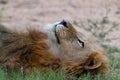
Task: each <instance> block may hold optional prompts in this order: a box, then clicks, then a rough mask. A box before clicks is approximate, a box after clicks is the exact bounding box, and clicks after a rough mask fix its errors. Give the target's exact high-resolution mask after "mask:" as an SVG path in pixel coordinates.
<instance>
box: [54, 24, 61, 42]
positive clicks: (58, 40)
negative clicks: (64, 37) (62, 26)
mask: <svg viewBox="0 0 120 80" xmlns="http://www.w3.org/2000/svg"><path fill="white" fill-rule="evenodd" d="M57 25H58V24H56V25H55V28H54V32H55V37H56V40H57V43H58V44H60V39H59V38H58V35H57V30H56V28H57Z"/></svg>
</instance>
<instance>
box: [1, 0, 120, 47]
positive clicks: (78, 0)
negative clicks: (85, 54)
mask: <svg viewBox="0 0 120 80" xmlns="http://www.w3.org/2000/svg"><path fill="white" fill-rule="evenodd" d="M0 8H1V10H2V22H1V23H2V24H3V25H5V26H6V27H8V28H11V29H16V30H21V31H23V30H24V29H25V28H26V27H43V25H45V24H46V23H53V22H56V21H61V20H63V19H68V20H69V21H71V22H74V21H76V22H82V23H84V24H85V26H87V27H89V25H88V24H87V20H88V19H91V20H93V21H100V20H102V19H103V17H105V16H107V17H108V19H109V21H110V22H116V23H118V24H119V23H120V1H119V0H5V2H4V0H0ZM106 26H107V27H106V29H107V28H109V26H111V23H110V24H107V25H106ZM101 27H102V26H101ZM79 31H81V32H83V33H84V32H85V33H87V32H86V31H85V30H84V29H82V28H80V29H79ZM107 37H108V38H110V39H111V38H115V40H113V41H111V43H109V44H110V45H114V46H120V26H117V29H115V30H112V31H111V32H110V33H109V34H108V36H107ZM116 38H117V39H116Z"/></svg>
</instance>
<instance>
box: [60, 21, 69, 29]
mask: <svg viewBox="0 0 120 80" xmlns="http://www.w3.org/2000/svg"><path fill="white" fill-rule="evenodd" d="M60 24H62V25H63V26H65V27H66V28H68V26H67V22H66V21H65V20H63V21H61V22H60Z"/></svg>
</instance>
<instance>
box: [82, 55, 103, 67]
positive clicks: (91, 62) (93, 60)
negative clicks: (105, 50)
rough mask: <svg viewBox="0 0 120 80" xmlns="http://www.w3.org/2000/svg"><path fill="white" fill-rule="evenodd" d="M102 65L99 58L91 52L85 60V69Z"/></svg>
mask: <svg viewBox="0 0 120 80" xmlns="http://www.w3.org/2000/svg"><path fill="white" fill-rule="evenodd" d="M101 65H102V61H101V59H100V58H99V57H98V55H96V54H94V55H93V54H92V55H90V56H89V57H88V59H87V60H86V63H85V66H84V68H85V69H96V68H98V67H100V66H101Z"/></svg>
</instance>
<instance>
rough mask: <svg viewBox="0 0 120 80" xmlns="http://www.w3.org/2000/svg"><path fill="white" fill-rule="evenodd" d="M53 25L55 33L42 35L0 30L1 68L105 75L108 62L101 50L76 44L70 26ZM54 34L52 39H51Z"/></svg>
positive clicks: (95, 46) (77, 74)
mask: <svg viewBox="0 0 120 80" xmlns="http://www.w3.org/2000/svg"><path fill="white" fill-rule="evenodd" d="M55 25H58V26H56V29H54V26H53V27H52V28H48V30H46V29H45V31H44V32H41V31H38V30H35V29H30V30H28V32H25V33H22V32H20V33H18V32H14V31H10V30H7V29H4V28H2V27H0V28H2V29H3V30H2V31H1V32H0V51H1V52H0V56H1V57H0V62H1V64H2V65H3V66H4V67H9V69H10V70H11V69H12V70H16V69H17V70H18V69H19V70H21V69H22V71H23V72H24V73H30V72H31V71H32V70H34V69H38V70H40V71H43V72H46V71H47V70H48V69H49V68H52V69H53V70H56V71H57V70H60V69H62V68H65V70H66V74H67V75H76V76H79V75H81V74H84V73H87V72H90V73H91V74H93V75H96V74H98V73H101V74H103V75H104V74H107V73H108V71H109V62H108V59H107V57H106V55H105V52H104V50H103V49H102V48H101V47H99V46H98V45H96V44H95V43H89V42H86V41H84V40H80V39H79V37H78V34H77V31H76V30H75V29H74V27H73V26H72V25H71V23H70V22H67V23H66V25H67V27H65V26H64V25H61V24H60V25H59V23H55ZM52 29H53V31H52ZM54 30H55V31H56V35H52V32H53V33H55V32H54ZM46 31H47V32H46ZM56 36H57V38H58V40H59V42H57V39H56V38H55V37H56Z"/></svg>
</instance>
